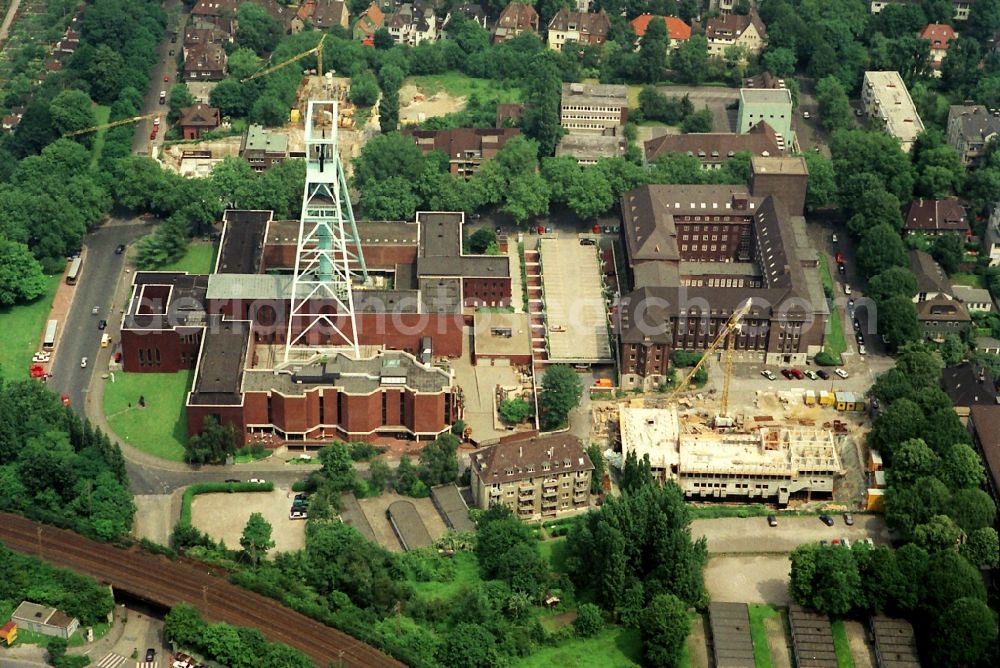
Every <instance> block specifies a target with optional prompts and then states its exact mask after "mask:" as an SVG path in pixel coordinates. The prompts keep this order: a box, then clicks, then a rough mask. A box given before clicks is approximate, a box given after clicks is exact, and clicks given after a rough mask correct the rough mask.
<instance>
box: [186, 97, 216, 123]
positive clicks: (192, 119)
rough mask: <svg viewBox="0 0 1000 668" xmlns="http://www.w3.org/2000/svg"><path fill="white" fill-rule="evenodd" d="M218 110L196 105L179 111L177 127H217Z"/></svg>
mask: <svg viewBox="0 0 1000 668" xmlns="http://www.w3.org/2000/svg"><path fill="white" fill-rule="evenodd" d="M219 120H220V115H219V110H218V109H216V108H215V107H210V106H208V105H207V104H203V103H201V102H199V103H198V104H195V105H192V106H190V107H185V108H184V109H181V118H180V121H179V125H180V126H181V127H185V126H187V127H203V128H215V127H218V126H219Z"/></svg>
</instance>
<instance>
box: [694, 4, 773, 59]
mask: <svg viewBox="0 0 1000 668" xmlns="http://www.w3.org/2000/svg"><path fill="white" fill-rule="evenodd" d="M705 37H706V38H707V39H708V54H709V55H710V56H723V55H725V53H726V49H728V48H729V47H731V46H739V47H742V48H744V49H746V52H747V53H749V54H757V53H760V52H761V51H762V50H763V48H764V46H765V44H766V43H767V29H766V28H765V27H764V22H763V21H761V20H760V16H758V15H757V12H756V11H751V12H750V13H749V14H747V15H741V14H727V15H725V16H717V17H715V18H711V19H708V20H707V21H706V22H705Z"/></svg>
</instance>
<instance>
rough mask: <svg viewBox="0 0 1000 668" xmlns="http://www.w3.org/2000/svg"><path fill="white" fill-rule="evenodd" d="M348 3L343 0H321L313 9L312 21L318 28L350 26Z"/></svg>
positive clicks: (314, 26) (328, 28)
mask: <svg viewBox="0 0 1000 668" xmlns="http://www.w3.org/2000/svg"><path fill="white" fill-rule="evenodd" d="M350 20H351V17H350V12H349V11H348V7H347V3H346V2H342V1H341V0H320V1H319V2H318V3H317V5H316V9H315V10H313V13H312V17H311V18H310V22H311V23H312V26H313V28H315V29H317V30H330V29H331V28H333V27H334V26H340V27H341V28H348V27H350Z"/></svg>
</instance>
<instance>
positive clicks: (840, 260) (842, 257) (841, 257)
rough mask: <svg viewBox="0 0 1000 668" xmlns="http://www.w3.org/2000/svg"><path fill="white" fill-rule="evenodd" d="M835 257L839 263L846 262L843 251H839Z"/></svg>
mask: <svg viewBox="0 0 1000 668" xmlns="http://www.w3.org/2000/svg"><path fill="white" fill-rule="evenodd" d="M834 259H835V260H837V264H844V254H843V253H842V252H838V253H837V255H836V256H835V257H834Z"/></svg>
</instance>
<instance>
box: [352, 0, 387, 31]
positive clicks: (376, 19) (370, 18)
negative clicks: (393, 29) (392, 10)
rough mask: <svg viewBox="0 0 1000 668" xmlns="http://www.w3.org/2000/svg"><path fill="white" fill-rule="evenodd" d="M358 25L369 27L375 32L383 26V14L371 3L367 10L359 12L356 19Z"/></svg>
mask: <svg viewBox="0 0 1000 668" xmlns="http://www.w3.org/2000/svg"><path fill="white" fill-rule="evenodd" d="M358 25H363V26H371V27H373V28H375V29H376V30H377V29H378V28H381V27H382V26H383V25H385V13H383V12H382V10H381V9H379V7H378V5H377V4H376V3H374V2H373V3H372V4H370V5H369V6H368V9H366V10H365V11H363V12H361V16H359V17H358Z"/></svg>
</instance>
